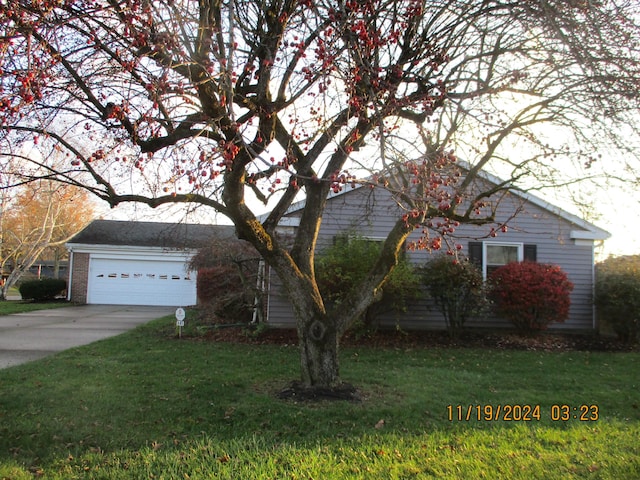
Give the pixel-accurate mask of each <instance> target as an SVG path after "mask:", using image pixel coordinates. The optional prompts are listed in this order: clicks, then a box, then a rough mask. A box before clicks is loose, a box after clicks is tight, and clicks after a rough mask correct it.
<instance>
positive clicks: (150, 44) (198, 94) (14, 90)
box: [0, 0, 640, 387]
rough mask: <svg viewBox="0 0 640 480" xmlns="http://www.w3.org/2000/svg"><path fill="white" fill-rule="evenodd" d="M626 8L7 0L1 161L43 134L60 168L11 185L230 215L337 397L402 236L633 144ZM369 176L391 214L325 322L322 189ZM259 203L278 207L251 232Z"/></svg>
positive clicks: (29, 173)
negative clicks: (346, 342)
mask: <svg viewBox="0 0 640 480" xmlns="http://www.w3.org/2000/svg"><path fill="white" fill-rule="evenodd" d="M637 9H638V7H637V2H635V1H631V0H628V1H625V0H599V1H588V0H570V1H568V0H527V1H522V0H433V1H426V0H399V1H397V0H253V1H247V0H215V1H213V0H200V1H198V2H196V1H193V0H158V1H155V0H154V1H151V0H77V1H73V0H31V1H23V0H7V1H5V2H3V3H2V6H0V16H1V17H0V21H1V26H0V29H1V31H2V34H1V40H0V42H1V43H0V54H1V57H0V71H1V74H2V77H1V82H2V83H1V87H2V88H1V89H0V128H2V129H3V132H4V133H3V138H2V139H3V140H4V142H5V145H6V151H7V152H10V151H12V149H15V148H16V145H17V144H18V143H19V142H23V143H22V148H26V147H25V145H27V144H29V143H33V142H41V144H42V143H46V144H49V145H52V146H53V147H55V148H57V149H58V150H59V151H61V152H63V153H64V154H66V155H67V157H68V162H67V164H66V165H65V166H64V168H59V167H52V166H50V165H48V164H47V162H46V160H41V161H39V162H36V163H38V165H36V167H37V168H34V170H25V171H23V172H14V173H18V174H22V178H21V181H30V180H32V179H34V178H37V177H39V176H41V175H42V173H41V172H42V169H48V171H47V172H46V175H47V176H48V177H49V178H55V179H57V180H59V181H62V182H67V183H71V184H78V185H82V186H84V187H85V188H87V189H88V190H90V191H91V192H93V193H94V194H95V195H97V196H99V197H100V198H102V199H104V200H105V201H107V202H109V203H110V204H111V205H117V204H119V203H123V202H142V203H146V204H147V205H150V206H152V207H156V206H159V205H162V204H167V203H178V202H195V203H200V204H203V205H206V206H209V207H211V208H213V209H215V210H217V211H218V212H221V213H222V214H224V215H226V216H227V217H228V218H229V219H231V221H232V222H233V223H234V224H235V226H236V229H237V233H238V235H239V237H240V238H243V239H245V240H247V241H249V242H250V243H251V244H253V246H254V247H255V248H256V249H257V250H258V251H259V253H260V254H261V255H262V257H263V258H264V259H265V261H266V262H267V263H268V264H269V265H270V266H271V268H272V269H274V270H275V271H276V272H277V274H278V275H279V276H280V278H281V279H282V281H283V282H284V288H285V289H286V292H287V294H288V295H289V298H290V300H291V302H292V304H293V307H294V311H295V314H296V318H297V327H298V335H299V339H300V351H301V367H302V379H303V381H304V382H305V383H306V384H307V385H309V386H323V387H327V386H332V385H335V384H336V383H338V382H339V371H338V343H339V339H340V336H341V335H342V334H343V333H344V332H345V330H346V329H347V328H348V327H349V326H350V324H351V323H352V322H353V320H354V319H356V318H358V317H359V315H360V314H361V313H362V312H363V311H364V310H365V309H366V308H367V307H368V306H369V305H370V304H371V303H372V301H373V300H374V299H375V298H376V297H377V296H378V295H379V294H380V289H381V288H382V287H383V284H384V281H385V279H386V278H387V277H388V275H389V272H390V271H391V270H392V269H393V268H394V266H395V265H396V263H397V261H398V254H399V252H400V250H401V248H402V245H403V244H404V242H405V240H406V239H407V237H408V236H409V235H410V234H411V233H412V232H414V231H416V229H417V231H418V233H419V234H420V232H421V237H420V238H417V239H415V241H414V243H413V245H414V246H417V247H424V248H439V247H440V246H441V245H443V244H447V242H444V243H443V242H441V240H440V238H439V237H441V236H442V235H445V236H446V238H449V236H451V234H452V233H454V230H455V226H456V225H458V223H459V222H473V223H478V224H482V223H490V222H492V221H493V208H492V207H494V206H495V204H496V201H494V199H495V198H496V197H498V198H499V196H500V195H501V194H502V193H504V191H505V190H507V189H509V188H514V185H518V184H519V185H529V186H531V185H534V186H536V187H539V186H541V185H542V184H543V183H544V184H545V185H546V184H548V183H549V182H550V181H551V180H553V181H554V182H561V183H566V182H571V181H573V180H575V175H574V176H565V177H563V178H560V177H559V174H560V173H564V172H567V171H569V170H571V169H568V168H566V166H565V165H564V164H562V165H561V164H560V163H559V162H560V161H561V160H562V158H573V159H574V160H576V161H577V164H578V165H581V164H584V165H586V166H592V167H594V164H593V162H594V160H596V159H597V154H598V152H603V151H604V153H611V152H614V151H616V149H625V148H626V149H627V150H629V151H630V152H627V155H625V158H626V159H630V158H631V153H633V152H632V151H631V150H632V149H631V148H630V142H629V141H628V140H627V141H625V138H626V139H629V138H632V134H636V125H635V124H634V123H633V115H635V112H636V111H637V107H638V93H637V92H638V85H639V84H638V80H639V79H640V69H639V65H638V40H639V39H640V36H639V32H638V25H637V21H636V20H637V18H638V11H637ZM549 127H550V128H549ZM549 132H552V134H550V133H549ZM559 132H561V133H562V136H561V137H558V134H559ZM516 149H517V150H518V151H519V152H521V153H519V154H518V155H513V154H510V152H513V151H516ZM603 149H606V150H603ZM452 150H454V151H455V152H456V155H458V156H461V157H462V158H463V159H464V160H465V169H464V171H463V172H461V171H460V167H458V166H457V162H456V157H455V156H454V154H453V153H452ZM572 154H573V156H572ZM616 158H622V155H617V157H616ZM612 160H613V159H612ZM490 168H491V169H494V170H495V171H496V172H498V173H501V174H505V175H506V178H507V179H508V180H509V181H507V182H505V183H504V184H501V185H497V186H493V187H491V188H488V189H481V188H480V187H479V185H480V184H479V183H478V182H476V181H475V180H476V177H477V175H478V173H479V172H480V171H481V170H483V169H490ZM461 173H462V174H461ZM583 174H584V172H580V173H578V175H583ZM518 182H519V183H518ZM527 182H528V183H527ZM363 183H366V184H368V185H369V186H370V187H372V188H385V189H388V190H389V191H390V192H391V194H392V195H393V197H394V198H395V200H396V201H397V203H398V206H399V215H398V221H397V222H396V223H395V225H394V226H393V227H392V228H391V229H390V231H389V234H388V237H387V239H386V241H385V242H384V245H383V248H382V250H381V254H380V257H379V258H378V260H377V262H376V263H375V264H374V265H372V267H371V272H370V274H369V275H368V276H367V277H366V278H365V279H364V280H363V281H362V285H361V287H360V288H357V289H356V292H357V293H356V294H354V295H353V297H352V298H351V299H350V300H351V301H350V302H348V303H342V304H341V305H340V309H339V310H332V311H331V310H328V309H327V307H326V305H325V302H324V301H323V298H322V296H321V295H320V293H319V290H318V286H317V283H316V277H315V272H314V251H315V247H316V240H317V237H318V231H319V228H320V223H321V219H322V214H323V210H324V208H325V204H326V201H327V197H328V195H329V194H330V193H331V192H332V191H339V190H340V189H343V188H350V185H351V184H363ZM300 198H304V199H305V203H304V210H303V212H302V216H301V219H300V224H299V226H298V228H297V230H296V234H295V238H294V239H293V241H292V242H291V241H289V240H287V242H283V241H282V240H281V239H280V238H279V237H278V236H277V235H276V229H277V227H278V224H279V222H280V220H281V218H282V217H283V215H284V214H285V212H286V211H287V209H288V208H289V206H290V205H291V204H292V202H293V201H294V199H300ZM488 199H491V202H489V201H488ZM257 202H263V203H264V204H266V205H267V206H268V207H269V212H270V213H269V214H268V215H266V216H265V217H264V218H261V219H260V220H259V219H258V216H257V215H256V210H255V209H254V208H252V205H254V204H255V203H257ZM434 219H438V220H437V221H434ZM490 228H494V230H493V232H492V234H495V226H492V227H489V226H487V230H488V231H489V230H490ZM450 246H451V248H455V247H454V246H453V245H450Z"/></svg>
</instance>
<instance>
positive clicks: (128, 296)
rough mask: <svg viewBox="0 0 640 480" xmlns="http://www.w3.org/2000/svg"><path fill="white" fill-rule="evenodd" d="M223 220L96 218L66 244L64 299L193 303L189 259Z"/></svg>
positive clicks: (219, 231)
mask: <svg viewBox="0 0 640 480" xmlns="http://www.w3.org/2000/svg"><path fill="white" fill-rule="evenodd" d="M234 233H235V229H234V227H232V226H226V225H197V224H182V223H158V222H130V221H115V220H95V221H93V222H92V223H90V224H89V225H88V226H87V227H86V228H85V229H84V230H82V231H81V232H80V233H78V234H77V235H76V236H74V237H73V238H72V239H71V240H70V241H69V242H68V243H67V249H68V250H69V280H68V299H69V300H71V301H73V302H77V303H89V304H116V305H167V306H176V307H178V306H187V305H195V304H196V303H197V298H196V275H195V273H194V272H190V271H189V268H188V263H189V261H190V260H191V258H192V257H193V255H194V254H195V253H196V252H197V250H198V249H199V248H200V247H203V246H205V245H206V244H207V242H210V241H211V240H212V239H213V238H230V237H234Z"/></svg>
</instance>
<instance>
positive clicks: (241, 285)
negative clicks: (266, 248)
mask: <svg viewBox="0 0 640 480" xmlns="http://www.w3.org/2000/svg"><path fill="white" fill-rule="evenodd" d="M259 264H260V256H259V255H258V252H256V250H255V249H254V248H253V247H251V245H249V244H248V243H246V242H241V241H238V240H235V239H212V241H211V243H210V245H209V246H208V247H206V248H203V249H201V250H200V251H199V252H198V253H197V254H196V255H195V256H194V258H193V259H192V261H191V264H190V267H191V269H193V270H197V271H198V277H197V284H196V285H197V287H196V289H197V295H198V300H199V301H200V303H201V304H202V305H203V307H205V308H204V310H206V312H205V313H206V314H208V313H212V314H213V316H214V317H216V318H215V319H216V320H218V321H220V320H222V321H224V322H232V323H236V322H249V321H250V320H251V319H252V317H253V310H254V302H255V299H256V297H258V298H262V295H261V294H262V292H260V291H259V289H258V288H257V281H258V270H259ZM260 312H261V310H260V309H259V313H260Z"/></svg>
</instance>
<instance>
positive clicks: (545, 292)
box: [489, 262, 573, 332]
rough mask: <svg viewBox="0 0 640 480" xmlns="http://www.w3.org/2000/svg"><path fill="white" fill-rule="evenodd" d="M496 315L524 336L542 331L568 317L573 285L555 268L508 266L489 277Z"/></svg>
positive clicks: (540, 265)
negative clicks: (527, 333)
mask: <svg viewBox="0 0 640 480" xmlns="http://www.w3.org/2000/svg"><path fill="white" fill-rule="evenodd" d="M489 280H490V284H491V291H490V298H491V300H492V301H493V302H494V309H495V311H496V313H497V314H498V315H499V316H501V317H504V318H506V319H508V320H509V321H510V322H511V323H513V324H514V325H515V326H516V328H518V329H519V330H521V331H524V332H535V331H539V330H544V329H545V328H547V327H548V326H549V324H550V323H553V322H564V321H565V320H566V319H567V317H568V316H569V307H570V305H571V300H570V297H569V295H570V293H571V291H572V290H573V284H572V283H571V282H570V281H569V279H568V278H567V274H566V273H565V272H564V271H562V269H561V268H560V267H559V266H557V265H549V264H544V263H535V262H521V263H510V264H508V265H505V266H504V267H501V268H499V269H498V270H496V271H495V272H493V274H492V275H491V276H490V279H489Z"/></svg>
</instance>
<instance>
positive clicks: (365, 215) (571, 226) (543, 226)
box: [267, 173, 610, 331]
mask: <svg viewBox="0 0 640 480" xmlns="http://www.w3.org/2000/svg"><path fill="white" fill-rule="evenodd" d="M480 181H481V182H488V183H489V184H493V185H498V184H501V183H503V182H501V181H500V180H499V179H497V178H496V177H493V176H491V175H488V174H486V173H485V174H483V175H482V177H481V179H480ZM485 185H486V183H485ZM303 205H304V201H302V202H300V203H298V204H296V205H293V206H292V207H291V208H290V210H289V212H288V213H287V216H286V217H285V219H286V222H284V223H283V225H285V226H284V228H283V231H284V232H286V231H287V230H288V233H292V231H294V230H295V228H296V225H297V223H298V218H299V216H300V215H301V208H302V207H303ZM495 208H496V215H495V219H496V221H495V224H491V225H484V226H476V225H460V226H459V227H458V228H457V229H456V231H455V238H451V239H450V240H451V241H452V242H455V243H458V244H461V245H462V251H461V252H460V253H461V254H462V255H465V256H466V257H468V258H469V259H470V260H471V261H473V262H475V263H476V265H478V267H479V268H480V269H481V270H482V272H483V275H484V278H486V277H487V275H488V274H489V273H490V272H491V271H492V270H493V269H495V268H497V267H499V266H501V265H504V264H506V263H508V262H510V261H523V260H525V259H526V260H530V261H537V262H541V263H550V264H555V265H559V266H560V267H561V268H562V269H563V270H564V271H565V272H566V273H567V274H568V277H569V280H570V281H571V282H572V283H573V284H574V290H573V292H572V294H571V307H570V312H569V318H568V319H567V320H566V321H565V322H563V323H556V324H552V325H551V327H550V328H555V329H567V330H580V331H585V330H593V329H595V328H596V320H595V312H594V307H593V286H594V275H595V273H594V263H595V248H596V247H597V246H599V245H600V244H601V243H602V241H604V240H605V239H607V238H608V237H609V236H610V234H609V233H608V232H606V231H605V230H602V229H600V228H598V227H596V226H595V225H593V224H591V223H589V222H586V221H584V220H583V219H581V218H579V217H577V216H575V215H572V214H570V213H568V212H566V211H564V210H563V209H560V208H558V207H556V206H554V205H552V204H550V203H548V202H547V201H545V200H542V199H541V198H538V197H536V196H534V195H531V194H528V193H522V192H517V193H513V192H511V193H507V194H503V195H502V197H501V198H500V201H499V203H496V205H495ZM401 214H402V212H401V211H399V209H398V206H397V204H396V202H395V201H394V200H393V199H392V198H391V195H390V193H389V192H387V191H386V190H384V189H378V188H374V189H369V188H359V187H356V188H352V189H349V188H348V187H347V189H346V190H345V191H342V192H340V193H338V194H335V195H332V196H331V197H330V198H329V199H328V201H327V206H326V210H325V212H324V215H323V218H322V225H321V229H320V233H319V237H318V251H319V252H321V251H322V249H323V248H325V247H326V246H328V245H331V244H332V243H333V242H335V241H336V239H337V238H338V237H340V236H344V235H345V234H349V233H351V232H355V233H357V234H358V235H359V236H362V237H364V238H370V239H371V240H373V241H383V240H384V239H385V238H386V236H387V233H388V232H389V230H390V229H391V227H392V225H393V224H394V223H395V222H396V220H397V219H398V217H399V215H401ZM504 222H507V224H508V228H507V231H506V232H501V231H499V230H500V229H499V228H497V227H499V225H501V224H502V223H504ZM492 226H493V228H497V231H496V234H495V236H492V235H491V234H490V231H491V228H492ZM418 238H419V234H417V233H416V234H412V235H411V236H410V237H409V241H412V240H417V239H418ZM444 250H446V247H445V248H444ZM442 253H443V252H433V253H430V252H428V251H425V250H418V251H407V252H406V255H408V256H409V258H410V260H411V262H412V263H414V264H417V265H419V264H424V263H425V262H427V261H429V259H430V258H433V255H437V254H442ZM269 275H270V278H269V284H270V285H271V287H270V294H269V302H268V305H267V321H268V322H269V323H270V324H272V325H274V326H280V327H293V326H294V325H295V320H294V316H293V310H292V308H291V306H290V304H289V302H288V301H287V300H286V298H284V296H283V295H282V293H281V287H280V285H281V282H280V280H279V279H278V278H277V275H276V274H275V273H273V272H270V274H269ZM378 321H379V325H380V326H381V327H393V326H400V327H401V328H406V329H445V328H446V324H445V320H444V318H443V316H442V314H441V313H440V312H439V311H438V310H437V309H436V308H435V307H434V306H433V305H432V304H431V303H430V302H429V300H428V299H423V300H419V301H416V302H413V303H412V304H411V305H409V308H408V311H407V312H406V313H401V314H398V313H388V314H385V315H383V316H381V317H380V318H379V319H378ZM466 326H469V327H492V328H496V327H509V326H510V324H509V323H508V322H507V321H505V320H502V319H499V318H495V317H493V318H492V317H488V318H482V319H480V318H478V319H470V320H469V321H468V322H467V324H466Z"/></svg>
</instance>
